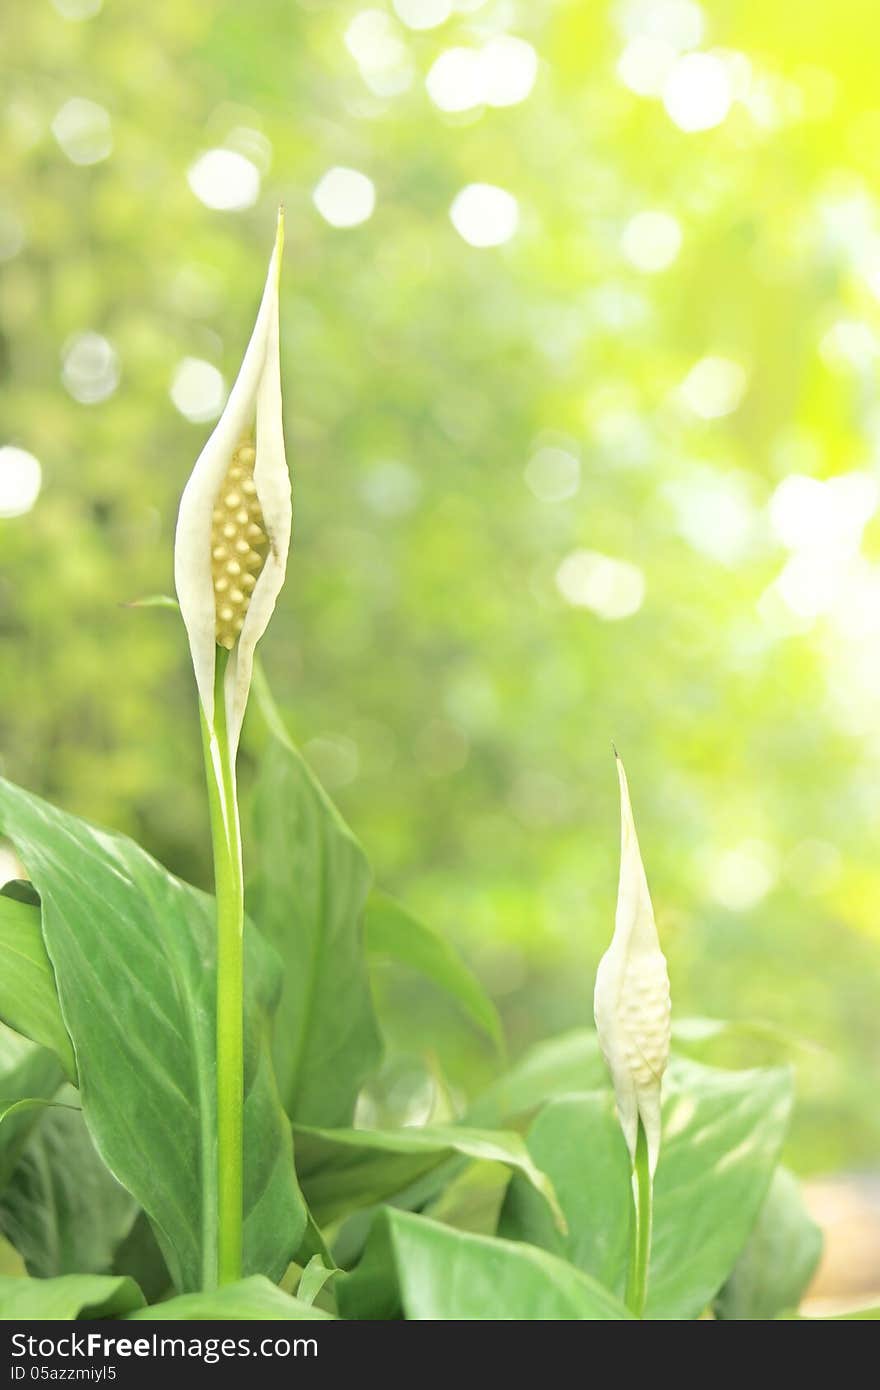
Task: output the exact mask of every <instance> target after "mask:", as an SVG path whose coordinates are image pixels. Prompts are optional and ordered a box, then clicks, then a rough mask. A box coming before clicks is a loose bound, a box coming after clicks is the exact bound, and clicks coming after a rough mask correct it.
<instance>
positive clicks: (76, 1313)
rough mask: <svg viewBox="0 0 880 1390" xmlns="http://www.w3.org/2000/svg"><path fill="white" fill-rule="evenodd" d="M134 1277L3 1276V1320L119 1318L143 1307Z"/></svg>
mask: <svg viewBox="0 0 880 1390" xmlns="http://www.w3.org/2000/svg"><path fill="white" fill-rule="evenodd" d="M143 1303H144V1296H143V1294H142V1293H141V1291H140V1289H139V1288H138V1286H137V1284H135V1283H134V1281H133V1280H132V1279H126V1278H114V1277H112V1276H110V1275H102V1274H64V1275H62V1276H61V1278H60V1279H12V1278H4V1277H0V1322H17V1321H21V1322H25V1321H30V1322H48V1321H52V1320H55V1319H57V1320H58V1321H69V1320H70V1319H76V1318H117V1317H120V1316H122V1315H123V1314H125V1313H130V1312H133V1311H134V1309H135V1308H142V1307H143Z"/></svg>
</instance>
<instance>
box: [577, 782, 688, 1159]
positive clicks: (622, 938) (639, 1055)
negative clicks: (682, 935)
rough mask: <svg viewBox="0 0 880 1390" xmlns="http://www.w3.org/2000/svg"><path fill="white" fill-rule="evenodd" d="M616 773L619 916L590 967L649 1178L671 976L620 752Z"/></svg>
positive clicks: (610, 1061) (618, 1085)
mask: <svg viewBox="0 0 880 1390" xmlns="http://www.w3.org/2000/svg"><path fill="white" fill-rule="evenodd" d="M617 772H618V776H619V778H620V833H621V844H620V885H619V888H618V895H617V915H616V918H615V923H614V936H613V938H612V940H611V945H610V946H609V947H608V950H607V951H606V952H605V954H604V956H603V957H602V959H601V961H600V962H599V969H598V970H597V972H596V993H595V998H594V1003H593V1010H594V1014H595V1019H596V1032H597V1034H598V1037H599V1046H600V1048H601V1049H602V1055H603V1057H604V1058H605V1061H606V1063H607V1065H608V1070H609V1071H610V1073H611V1080H612V1082H613V1084H614V1093H615V1096H616V1098H617V1111H618V1115H619V1117H620V1125H621V1128H622V1130H623V1134H624V1138H625V1139H626V1143H627V1148H628V1149H629V1152H630V1157H631V1159H632V1160H633V1162H635V1154H636V1140H637V1138H638V1128H639V1120H641V1122H642V1127H643V1129H644V1131H645V1138H646V1140H647V1147H648V1165H649V1169H650V1173H651V1176H652V1177H653V1174H654V1170H655V1169H656V1167H657V1158H658V1155H659V1151H660V1086H661V1081H662V1078H663V1073H664V1071H665V1070H666V1063H667V1062H668V1060H669V1036H670V1027H671V1008H670V1000H669V975H668V973H667V969H666V958H665V956H664V955H663V952H662V951H661V949H660V940H659V937H658V936H657V927H656V925H655V922H654V910H653V908H652V907H651V896H650V894H649V892H648V881H647V879H646V877H645V869H644V865H643V864H642V857H641V854H640V853H639V842H638V839H637V838H636V828H635V824H634V822H633V814H632V806H631V805H630V800H629V789H628V787H627V782H626V773H625V772H624V770H623V763H622V762H621V761H620V758H618V759H617Z"/></svg>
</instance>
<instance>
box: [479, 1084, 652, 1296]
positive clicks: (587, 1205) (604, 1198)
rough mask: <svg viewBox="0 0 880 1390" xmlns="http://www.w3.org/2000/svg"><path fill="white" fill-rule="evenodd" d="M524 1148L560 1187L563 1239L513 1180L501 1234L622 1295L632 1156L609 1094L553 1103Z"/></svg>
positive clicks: (524, 1188)
mask: <svg viewBox="0 0 880 1390" xmlns="http://www.w3.org/2000/svg"><path fill="white" fill-rule="evenodd" d="M528 1146H529V1150H530V1152H531V1153H532V1154H533V1155H535V1156H536V1161H540V1160H538V1159H537V1155H538V1154H541V1155H543V1157H544V1159H545V1160H546V1161H548V1162H550V1164H551V1167H552V1170H553V1172H554V1173H555V1174H556V1177H555V1179H554V1182H555V1183H559V1182H562V1183H563V1186H562V1187H561V1188H560V1189H559V1190H558V1196H559V1200H560V1202H561V1203H562V1207H563V1210H564V1211H565V1215H566V1219H567V1221H568V1235H567V1236H564V1235H563V1234H562V1233H561V1232H560V1231H559V1230H558V1229H557V1228H556V1227H554V1226H553V1224H552V1222H550V1221H548V1220H547V1213H546V1211H545V1210H544V1209H543V1204H542V1203H540V1202H535V1201H534V1194H533V1193H532V1192H531V1190H530V1188H529V1187H528V1186H527V1185H526V1184H525V1183H522V1182H520V1181H518V1180H516V1179H514V1180H513V1181H512V1182H511V1183H510V1186H509V1187H508V1189H507V1196H506V1198H505V1201H504V1205H503V1207H502V1210H501V1218H500V1220H499V1223H498V1234H499V1235H501V1236H508V1237H510V1238H511V1239H513V1240H523V1241H527V1242H528V1243H529V1244H534V1245H540V1246H541V1247H542V1249H544V1250H550V1251H552V1252H553V1254H555V1255H559V1256H560V1257H561V1258H562V1259H566V1260H570V1261H571V1262H572V1264H574V1265H577V1267H578V1268H579V1269H583V1270H586V1272H587V1273H588V1274H591V1275H593V1277H594V1278H595V1279H598V1280H599V1283H600V1284H604V1285H605V1286H606V1287H607V1288H609V1289H614V1290H615V1292H617V1293H618V1294H622V1293H623V1289H624V1284H625V1270H626V1262H627V1259H628V1252H629V1228H630V1210H631V1205H632V1204H631V1198H630V1182H629V1172H630V1162H629V1154H628V1152H627V1148H626V1143H625V1141H624V1138H623V1131H622V1130H621V1128H620V1124H619V1122H618V1119H617V1112H616V1109H615V1104H614V1093H613V1091H611V1090H610V1089H608V1090H604V1091H592V1092H589V1093H587V1094H586V1095H573V1096H562V1097H559V1098H558V1099H555V1100H551V1101H550V1102H549V1103H548V1104H547V1106H546V1107H545V1108H544V1109H543V1110H542V1111H541V1113H540V1114H539V1115H538V1117H537V1119H536V1120H535V1121H534V1123H533V1125H532V1127H531V1129H530V1130H529V1134H528ZM661 1152H662V1150H661ZM664 1160H665V1153H664ZM661 1161H663V1160H661ZM655 1220H656V1217H655Z"/></svg>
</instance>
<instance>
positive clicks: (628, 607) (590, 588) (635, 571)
mask: <svg viewBox="0 0 880 1390" xmlns="http://www.w3.org/2000/svg"><path fill="white" fill-rule="evenodd" d="M556 587H557V589H558V590H559V592H560V594H561V595H562V597H563V598H564V599H565V601H566V603H570V604H571V605H572V606H573V607H574V608H589V609H590V610H591V611H592V612H593V613H595V614H596V615H597V617H599V618H604V619H605V620H606V621H607V622H616V621H618V620H619V619H621V618H631V617H632V615H633V614H634V613H638V611H639V609H640V608H641V606H642V604H643V603H644V601H645V576H644V575H643V574H642V571H641V570H640V569H639V568H638V566H637V565H631V564H630V563H629V562H628V561H626V560H615V559H612V558H611V556H609V555H599V554H597V553H596V551H594V550H574V551H572V553H571V554H570V555H566V557H565V559H564V560H563V561H562V563H561V565H560V566H559V568H558V569H557V571H556Z"/></svg>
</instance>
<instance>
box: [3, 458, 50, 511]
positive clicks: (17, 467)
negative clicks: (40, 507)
mask: <svg viewBox="0 0 880 1390" xmlns="http://www.w3.org/2000/svg"><path fill="white" fill-rule="evenodd" d="M41 482H42V470H41V468H40V464H39V460H38V459H35V458H34V456H33V454H29V453H28V451H27V450H26V449H18V448H16V446H15V445H14V444H4V445H3V447H2V448H0V516H7V517H8V516H23V515H24V513H25V512H29V511H30V509H31V507H32V506H33V505H34V503H35V502H36V500H37V498H38V497H39V495H40V484H41Z"/></svg>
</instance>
